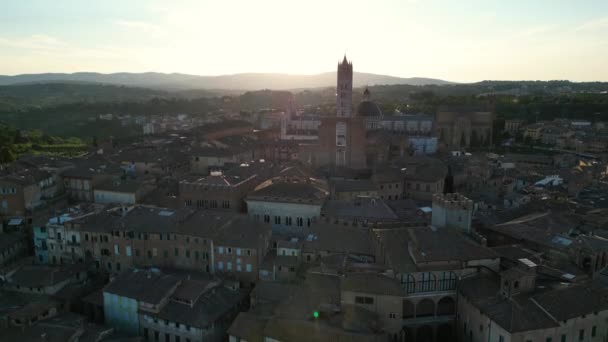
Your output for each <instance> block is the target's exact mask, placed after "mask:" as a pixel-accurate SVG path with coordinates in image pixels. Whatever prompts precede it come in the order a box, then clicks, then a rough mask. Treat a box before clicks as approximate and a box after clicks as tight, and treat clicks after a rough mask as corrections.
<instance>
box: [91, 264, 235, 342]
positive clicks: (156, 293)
mask: <svg viewBox="0 0 608 342" xmlns="http://www.w3.org/2000/svg"><path fill="white" fill-rule="evenodd" d="M103 296H104V312H105V315H106V322H107V323H108V324H109V325H110V326H112V327H114V328H116V329H117V330H119V331H122V332H125V333H127V334H130V335H134V336H137V335H139V336H142V337H143V338H144V340H147V341H169V342H179V341H200V342H202V341H223V339H224V336H225V334H226V330H227V329H228V327H229V324H230V322H231V321H232V320H233V319H234V317H236V315H237V313H238V311H239V310H240V309H241V308H242V306H243V304H244V299H245V298H246V294H245V292H244V291H242V290H241V289H239V288H238V286H236V287H235V285H234V284H233V283H231V282H222V281H220V280H218V279H215V278H208V277H205V276H204V275H200V274H196V273H193V274H180V273H174V274H170V273H163V272H161V271H160V270H158V269H150V270H138V269H133V270H129V271H128V272H125V273H123V274H121V275H120V276H118V277H117V278H116V279H114V280H113V281H112V282H110V284H109V285H108V286H106V287H105V288H104V293H103Z"/></svg>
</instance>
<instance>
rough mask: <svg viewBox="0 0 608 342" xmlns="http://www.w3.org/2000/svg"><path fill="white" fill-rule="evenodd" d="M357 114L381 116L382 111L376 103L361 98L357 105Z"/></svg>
mask: <svg viewBox="0 0 608 342" xmlns="http://www.w3.org/2000/svg"><path fill="white" fill-rule="evenodd" d="M357 115H359V116H382V111H381V110H380V107H378V105H377V104H376V103H374V102H373V101H370V100H363V101H361V103H359V106H358V107H357Z"/></svg>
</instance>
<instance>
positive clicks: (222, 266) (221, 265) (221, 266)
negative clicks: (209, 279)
mask: <svg viewBox="0 0 608 342" xmlns="http://www.w3.org/2000/svg"><path fill="white" fill-rule="evenodd" d="M217 269H218V270H220V271H221V270H223V269H224V263H223V262H221V261H218V263H217Z"/></svg>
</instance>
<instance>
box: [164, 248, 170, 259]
mask: <svg viewBox="0 0 608 342" xmlns="http://www.w3.org/2000/svg"><path fill="white" fill-rule="evenodd" d="M163 257H165V259H166V258H168V257H169V251H168V250H166V249H165V250H164V251H163Z"/></svg>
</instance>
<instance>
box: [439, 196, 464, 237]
mask: <svg viewBox="0 0 608 342" xmlns="http://www.w3.org/2000/svg"><path fill="white" fill-rule="evenodd" d="M432 215H433V218H432V225H433V226H435V227H437V228H453V229H458V230H461V231H464V232H467V233H469V232H470V231H471V221H472V220H473V201H471V200H470V199H468V198H466V197H465V196H463V195H461V194H458V193H451V194H441V193H437V194H434V195H433V214H432Z"/></svg>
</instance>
